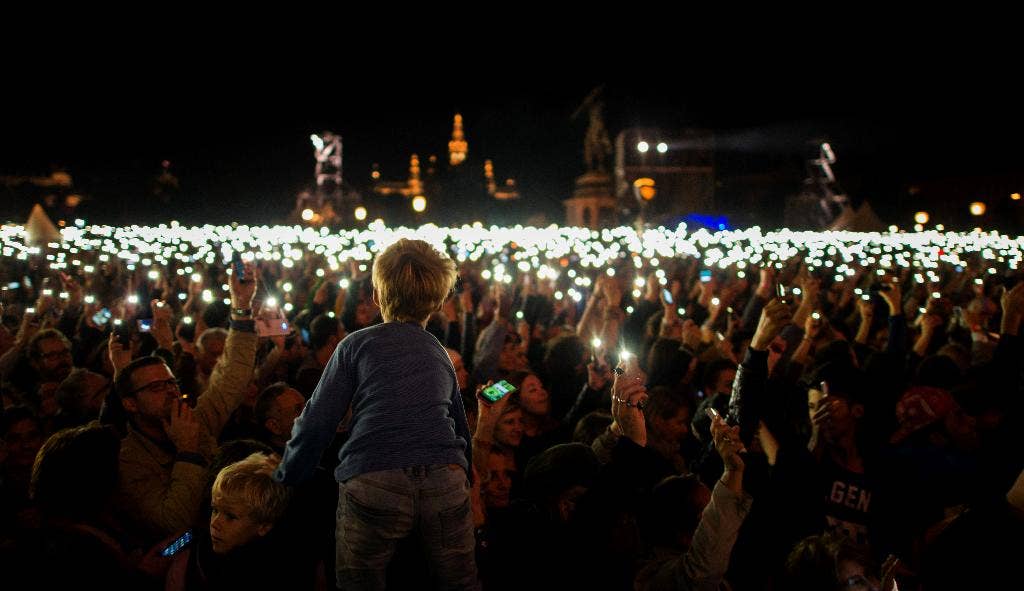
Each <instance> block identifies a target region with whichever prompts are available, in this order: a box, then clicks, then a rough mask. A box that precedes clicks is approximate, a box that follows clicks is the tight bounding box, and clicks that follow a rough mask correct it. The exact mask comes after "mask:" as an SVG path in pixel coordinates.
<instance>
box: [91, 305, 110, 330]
mask: <svg viewBox="0 0 1024 591" xmlns="http://www.w3.org/2000/svg"><path fill="white" fill-rule="evenodd" d="M108 322H110V310H109V309H107V308H103V309H101V310H100V311H99V312H96V313H95V314H93V315H92V323H93V324H95V325H96V326H103V325H104V324H106V323H108Z"/></svg>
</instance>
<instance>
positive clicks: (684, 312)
mask: <svg viewBox="0 0 1024 591" xmlns="http://www.w3.org/2000/svg"><path fill="white" fill-rule="evenodd" d="M676 313H677V314H679V315H680V316H686V308H679V309H677V310H676Z"/></svg>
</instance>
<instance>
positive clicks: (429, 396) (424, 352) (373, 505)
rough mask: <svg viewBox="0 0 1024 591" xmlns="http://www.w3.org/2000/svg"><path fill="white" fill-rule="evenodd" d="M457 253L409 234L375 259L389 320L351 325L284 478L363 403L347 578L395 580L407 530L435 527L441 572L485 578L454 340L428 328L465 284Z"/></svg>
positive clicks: (458, 579) (340, 565)
mask: <svg viewBox="0 0 1024 591" xmlns="http://www.w3.org/2000/svg"><path fill="white" fill-rule="evenodd" d="M455 277H456V270H455V264H454V263H453V262H452V260H451V259H450V258H448V257H447V256H445V255H443V254H441V253H439V252H437V251H436V250H434V248H433V247H431V246H430V245H429V244H427V243H426V242H423V241H420V240H407V239H402V240H399V241H398V242H396V243H395V244H393V245H391V246H390V247H389V248H387V249H386V250H385V251H384V252H383V253H381V254H380V255H378V257H377V259H376V260H375V261H374V264H373V286H374V288H373V299H374V302H375V303H376V304H377V305H379V306H380V310H381V316H382V317H383V318H384V322H383V323H382V324H378V325H376V326H371V327H368V328H364V329H362V330H359V331H356V332H353V333H352V334H350V335H348V336H347V337H346V338H345V340H343V341H342V342H341V343H340V344H339V345H338V347H337V349H335V351H334V355H333V356H332V357H331V360H330V362H328V364H327V368H326V369H325V370H324V375H323V378H321V380H320V383H319V384H318V385H317V387H316V390H315V391H314V392H313V395H312V397H311V398H310V400H309V402H308V403H307V405H306V408H305V409H304V410H303V412H302V415H301V416H299V418H298V419H297V420H296V422H295V427H294V429H293V430H292V438H291V440H290V441H289V442H288V445H287V447H286V448H285V451H284V457H283V460H282V462H281V466H280V467H279V468H278V470H277V472H276V473H275V478H277V479H278V480H279V481H281V482H284V483H286V484H293V483H298V482H302V481H304V480H306V479H308V478H309V477H310V476H311V475H312V474H313V471H314V469H315V468H316V466H317V463H318V462H319V460H320V454H321V453H322V452H323V450H324V449H325V448H326V447H327V446H328V444H329V443H330V442H331V439H332V438H333V436H334V434H335V431H336V430H337V426H338V423H339V422H340V421H341V419H342V418H343V417H344V415H345V412H346V411H347V410H348V409H349V407H351V410H352V419H351V425H350V435H349V439H348V441H347V442H346V443H345V445H344V446H343V447H342V448H341V451H340V452H339V460H340V463H339V464H338V467H337V469H336V470H335V478H336V479H337V481H338V482H339V499H338V521H337V529H336V540H337V577H338V585H339V587H341V588H344V589H384V588H385V587H386V583H387V581H386V578H385V571H386V569H387V565H388V562H389V561H390V559H391V556H392V554H393V553H394V550H395V546H396V544H397V542H398V541H399V540H400V539H402V538H404V537H406V536H408V535H410V534H411V533H412V532H413V531H416V532H418V535H419V536H420V537H421V538H422V539H423V544H422V546H423V548H424V549H425V550H426V552H427V554H428V559H429V562H430V565H431V567H432V574H433V577H434V584H435V585H436V586H438V587H441V588H445V589H476V588H478V583H477V578H476V564H475V561H474V546H475V540H474V536H473V523H472V515H471V512H470V502H469V478H468V467H469V466H470V465H472V462H471V458H470V446H469V442H470V441H471V435H470V432H469V426H468V424H467V422H466V413H465V410H464V409H463V407H462V398H461V396H460V394H459V386H458V381H457V378H456V375H455V369H454V368H453V366H452V362H451V360H450V359H449V358H448V354H447V353H446V352H445V349H444V347H443V346H442V345H441V343H439V342H438V341H437V339H435V338H434V337H433V336H432V335H431V334H430V333H428V332H427V331H426V330H425V326H426V322H427V319H428V318H429V316H430V315H431V314H432V313H433V312H434V311H436V310H439V309H440V308H441V305H442V304H443V303H444V301H445V298H446V297H448V295H449V294H450V292H451V290H452V287H453V286H454V284H455Z"/></svg>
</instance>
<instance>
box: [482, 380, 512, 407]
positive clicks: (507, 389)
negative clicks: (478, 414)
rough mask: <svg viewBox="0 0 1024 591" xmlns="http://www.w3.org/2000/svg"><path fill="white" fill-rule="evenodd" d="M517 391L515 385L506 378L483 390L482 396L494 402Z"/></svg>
mask: <svg viewBox="0 0 1024 591" xmlns="http://www.w3.org/2000/svg"><path fill="white" fill-rule="evenodd" d="M515 391H516V387H515V386H513V385H512V384H510V383H508V382H506V381H505V380H501V381H499V382H496V383H494V384H491V385H490V386H487V387H486V388H484V389H483V390H481V391H480V397H481V398H483V399H484V400H486V401H487V402H491V403H494V402H497V401H499V400H501V399H502V398H504V397H506V396H508V395H509V394H511V393H513V392H515Z"/></svg>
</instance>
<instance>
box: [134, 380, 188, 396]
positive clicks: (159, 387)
mask: <svg viewBox="0 0 1024 591" xmlns="http://www.w3.org/2000/svg"><path fill="white" fill-rule="evenodd" d="M180 386H181V382H180V381H178V380H177V379H175V378H171V379H169V380H157V381H155V382H150V383H148V384H146V385H145V386H142V387H141V388H136V389H134V390H132V394H138V393H139V392H142V391H143V390H146V391H148V392H154V393H156V392H166V391H167V390H170V389H172V388H173V389H174V390H177V389H178V388H179V387H180Z"/></svg>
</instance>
